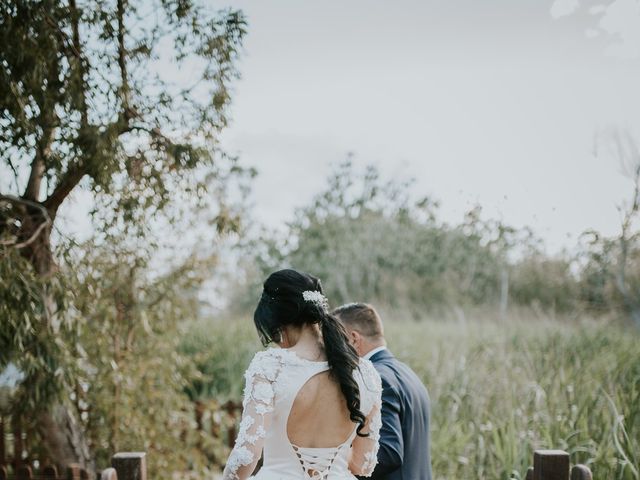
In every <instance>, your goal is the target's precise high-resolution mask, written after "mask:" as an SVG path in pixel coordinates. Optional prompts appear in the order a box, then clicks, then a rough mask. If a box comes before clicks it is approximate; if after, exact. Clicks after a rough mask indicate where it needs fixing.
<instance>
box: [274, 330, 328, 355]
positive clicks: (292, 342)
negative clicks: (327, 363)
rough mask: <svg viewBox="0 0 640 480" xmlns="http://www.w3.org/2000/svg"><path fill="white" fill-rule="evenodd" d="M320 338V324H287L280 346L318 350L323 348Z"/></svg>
mask: <svg viewBox="0 0 640 480" xmlns="http://www.w3.org/2000/svg"><path fill="white" fill-rule="evenodd" d="M320 338H321V335H320V329H319V328H318V325H315V324H314V325H303V326H301V327H293V326H287V327H285V329H284V339H283V340H284V341H283V342H282V344H281V345H280V346H281V347H283V348H292V347H296V350H298V349H304V350H318V349H320V348H321V341H320Z"/></svg>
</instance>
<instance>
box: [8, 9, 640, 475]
mask: <svg viewBox="0 0 640 480" xmlns="http://www.w3.org/2000/svg"><path fill="white" fill-rule="evenodd" d="M1 5H2V6H1V8H0V14H1V20H2V24H1V25H2V29H1V30H0V34H1V38H0V40H2V41H1V42H0V45H1V46H0V67H1V68H0V69H1V71H2V75H0V97H1V102H2V104H1V105H0V108H1V111H2V117H1V118H0V122H1V126H2V135H1V136H0V144H1V145H2V147H1V148H0V168H1V170H0V172H1V173H2V177H1V181H0V321H1V324H0V372H4V373H2V375H1V376H0V380H2V381H1V382H0V383H1V384H2V386H0V389H1V397H0V398H1V400H2V401H1V402H0V408H1V411H0V416H1V417H2V418H3V419H7V422H9V421H11V422H13V421H15V419H16V418H19V419H21V421H22V428H23V431H24V432H25V435H26V436H25V438H26V439H27V440H28V441H27V442H26V445H25V446H24V450H23V451H22V452H19V455H20V456H22V457H23V460H24V461H30V462H31V461H36V460H37V461H39V462H41V463H42V462H45V461H47V459H48V460H52V461H56V462H59V463H61V464H66V463H71V462H72V461H80V462H82V463H83V464H85V465H87V466H88V467H89V468H91V469H100V468H103V467H105V466H106V465H107V464H108V461H109V458H110V456H111V455H112V454H113V453H114V452H116V451H122V450H144V451H147V452H149V463H150V471H151V474H152V475H153V476H160V477H163V478H168V477H170V476H173V477H174V478H204V477H206V476H210V475H211V474H212V473H214V472H216V471H218V470H219V467H220V466H221V465H222V464H223V463H224V460H225V457H226V455H227V454H228V448H229V445H228V443H229V438H228V436H227V433H225V432H226V430H225V428H226V427H228V426H229V424H230V422H231V423H232V422H233V421H234V419H233V417H232V416H228V415H227V416H225V415H226V414H225V408H226V407H224V405H225V404H226V403H225V402H227V401H229V400H231V401H232V402H237V401H238V400H239V399H240V395H241V391H242V387H243V385H242V372H243V371H244V369H245V368H246V365H247V364H248V362H249V360H250V358H251V356H252V355H253V354H254V353H255V352H256V351H257V350H258V349H259V348H260V346H259V344H258V341H257V337H256V335H255V333H254V331H253V327H252V321H251V314H252V308H253V307H254V305H255V302H256V300H257V298H258V297H259V294H260V288H261V286H260V285H261V282H262V281H263V279H264V278H265V277H266V275H267V274H268V273H269V272H271V271H273V270H275V269H279V268H283V267H295V268H298V269H301V270H306V271H309V272H311V273H313V274H315V275H317V276H319V277H320V278H321V279H322V280H323V283H324V286H325V289H326V293H327V296H328V297H329V299H330V301H331V303H332V305H334V306H337V305H339V304H341V303H344V302H351V301H367V302H370V303H373V304H374V305H376V306H377V307H378V308H379V310H380V311H381V312H382V314H383V318H384V321H385V325H386V328H387V332H388V337H389V344H390V347H391V349H392V350H393V351H394V352H395V353H396V354H397V356H398V357H400V358H401V359H403V360H404V361H406V362H407V363H408V364H409V365H410V366H411V367H412V368H414V369H415V370H416V372H418V374H419V375H420V376H421V378H422V379H423V380H424V382H425V384H426V385H427V387H428V389H429V391H430V393H431V397H432V401H433V459H434V471H435V475H436V478H438V479H445V478H452V477H453V478H456V477H457V478H491V479H496V478H510V477H515V478H522V477H523V475H524V472H525V471H526V468H527V466H529V465H530V463H531V458H532V451H533V449H535V448H562V449H566V450H567V451H569V452H570V453H571V455H572V461H573V462H583V463H587V464H589V465H590V466H591V468H592V469H593V471H594V474H595V476H596V478H615V479H624V480H627V479H633V480H639V479H640V473H639V470H640V456H639V452H640V342H639V341H638V340H639V338H640V337H639V335H638V331H639V329H640V244H639V238H640V237H639V230H638V225H637V218H638V210H639V209H640V195H639V190H640V162H639V160H638V155H637V144H636V143H635V141H634V140H633V138H632V137H631V136H630V135H629V134H627V133H626V132H625V131H622V130H616V131H612V132H611V134H610V135H609V136H606V137H602V138H601V139H600V141H601V142H604V143H605V144H606V145H608V146H610V147H612V148H613V150H614V151H616V152H618V160H620V161H621V162H623V163H625V165H627V166H630V168H629V169H628V172H629V177H630V179H631V183H630V189H629V194H628V197H629V199H630V201H629V202H627V203H626V204H623V205H621V206H620V212H621V222H620V230H619V233H618V234H617V235H614V236H604V235H602V234H600V233H598V232H596V231H587V232H585V233H584V234H583V235H582V236H581V238H580V240H579V242H578V243H577V244H576V245H575V247H574V248H572V249H571V250H565V251H563V252H560V253H556V254H549V253H547V250H546V248H545V245H544V242H543V240H542V239H541V238H539V237H538V236H537V235H536V233H535V232H534V231H533V230H532V229H529V228H515V227H513V226H511V225H508V224H506V223H505V222H504V221H502V220H496V219H493V218H489V217H488V216H487V215H485V214H484V213H483V210H482V208H481V206H477V207H475V208H472V209H470V210H469V211H468V212H467V214H466V215H465V216H464V218H463V219H462V220H461V221H460V222H458V223H452V222H450V221H445V220H444V219H443V216H442V214H441V212H440V209H439V204H438V201H437V199H434V198H431V197H428V196H427V197H421V196H420V195H419V192H417V191H416V190H415V186H414V183H413V180H412V179H405V178H385V177H383V176H381V174H380V173H379V171H378V170H377V169H376V167H374V166H370V167H367V168H364V169H362V168H357V167H355V166H354V163H353V161H352V160H353V159H352V158H347V159H346V160H345V161H344V162H343V163H341V164H338V165H335V166H334V169H333V172H332V173H331V174H330V175H329V177H328V178H327V181H326V185H325V188H324V190H323V191H321V192H319V193H318V194H317V195H316V196H315V197H314V198H313V200H311V201H310V202H308V204H301V205H299V208H298V209H297V210H296V214H295V217H294V218H293V219H292V221H291V222H289V223H288V224H287V225H286V226H284V227H283V228H280V229H277V230H271V229H269V228H268V227H267V226H265V225H262V224H261V222H260V221H259V220H257V219H256V218H255V214H254V212H253V210H252V208H251V206H250V204H249V203H248V201H247V198H248V196H249V195H250V192H251V185H252V183H251V182H252V178H253V177H254V176H255V171H254V170H253V169H251V168H246V167H244V166H243V165H242V164H241V162H240V161H239V159H237V158H234V157H231V156H229V155H227V154H226V153H225V152H223V151H222V150H221V149H220V147H219V144H218V135H219V133H220V131H222V130H223V129H224V127H225V126H226V124H227V114H228V108H229V102H230V99H231V91H230V85H231V84H232V82H233V80H234V79H235V78H236V77H237V75H238V72H237V70H236V62H237V59H238V57H239V52H241V48H242V40H243V37H244V34H245V32H246V28H247V25H246V20H245V18H244V16H243V15H242V12H239V11H234V10H222V11H211V10H210V9H206V8H204V7H202V6H201V5H200V4H197V3H193V4H192V3H191V2H184V1H169V0H161V1H158V2H149V3H143V4H141V5H132V4H130V3H128V2H126V1H124V0H119V1H116V2H114V3H113V5H111V4H109V5H106V4H104V3H103V2H98V1H95V2H93V1H88V2H83V4H82V5H81V6H80V7H78V6H77V5H76V3H75V2H74V1H71V2H68V3H67V2H64V3H62V2H57V1H53V0H45V1H42V2H33V1H26V0H25V1H16V2H9V3H7V2H4V3H2V4H1ZM150 9H153V11H154V12H155V14H156V15H155V16H153V17H149V15H148V14H149V10H150ZM141 19H145V20H146V23H145V25H146V27H148V28H144V29H143V28H139V25H140V23H137V22H140V21H141ZM167 52H168V53H169V54H170V55H171V56H172V58H173V59H174V61H175V65H176V68H177V69H179V68H180V67H181V66H182V65H184V64H183V63H182V62H187V63H188V62H192V63H191V64H190V65H191V66H193V65H194V64H195V65H198V66H199V69H197V71H198V76H197V77H198V78H196V79H195V80H197V81H196V82H195V85H196V86H194V87H193V88H192V89H184V90H179V89H176V86H175V85H174V84H173V83H172V82H171V81H170V80H169V79H167V78H163V76H162V72H155V74H150V72H152V71H153V67H154V65H155V66H157V65H156V64H154V62H155V60H156V59H157V57H158V56H159V55H161V54H162V55H166V54H167ZM634 152H635V153H634ZM71 195H80V197H76V198H91V201H92V204H93V205H94V207H93V209H92V212H91V219H90V222H91V234H90V235H89V237H88V238H86V239H85V238H83V239H81V240H80V239H78V238H76V236H74V234H73V233H72V232H73V230H72V229H65V226H66V227H68V224H65V223H63V222H61V221H60V216H59V215H58V213H59V212H58V209H59V208H60V207H61V205H63V204H64V202H65V199H67V198H68V197H69V196H71ZM81 195H85V197H82V196H81ZM11 372H13V373H11ZM10 377H11V378H10ZM205 423H206V428H205V426H203V425H204V424H205ZM7 425H9V423H7ZM7 438H8V439H9V443H11V442H13V443H15V438H11V436H10V435H8V436H7Z"/></svg>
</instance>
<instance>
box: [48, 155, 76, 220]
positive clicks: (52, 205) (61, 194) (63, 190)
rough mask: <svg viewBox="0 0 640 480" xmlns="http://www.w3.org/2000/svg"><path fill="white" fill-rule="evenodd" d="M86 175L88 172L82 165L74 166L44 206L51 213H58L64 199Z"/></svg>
mask: <svg viewBox="0 0 640 480" xmlns="http://www.w3.org/2000/svg"><path fill="white" fill-rule="evenodd" d="M85 175H86V170H85V169H84V168H83V167H82V165H81V164H80V163H79V164H76V165H74V166H72V167H71V168H70V169H69V170H68V171H67V173H66V175H65V176H64V177H62V180H60V183H59V184H58V186H57V187H56V188H55V190H54V191H53V193H52V194H51V195H49V197H48V198H47V199H46V200H45V201H44V202H42V205H43V206H44V207H45V208H46V209H47V210H49V211H50V212H54V213H55V212H57V211H58V208H59V207H60V205H61V204H62V202H63V201H64V199H65V198H67V196H68V195H69V194H70V193H71V191H72V190H73V189H74V188H75V187H76V185H78V183H80V180H82V177H84V176H85Z"/></svg>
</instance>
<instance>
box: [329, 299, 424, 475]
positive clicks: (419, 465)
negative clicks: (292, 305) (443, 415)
mask: <svg viewBox="0 0 640 480" xmlns="http://www.w3.org/2000/svg"><path fill="white" fill-rule="evenodd" d="M333 314H334V315H336V317H338V319H339V320H340V322H341V323H342V324H343V325H344V326H345V328H346V330H347V334H348V335H349V339H350V341H351V344H352V345H353V346H354V348H355V349H356V351H357V352H358V355H360V356H361V357H363V358H367V359H369V360H371V362H372V363H373V366H374V367H375V368H376V370H377V371H378V373H379V374H380V377H381V378H382V429H381V430H380V450H379V451H378V465H377V466H376V468H375V470H374V472H373V475H372V476H371V478H372V479H374V480H401V479H402V480H431V453H430V438H429V415H430V406H429V395H428V393H427V390H426V388H425V387H424V385H423V384H422V382H421V381H420V379H419V378H418V376H417V375H416V374H415V373H414V372H413V370H411V369H410V368H409V367H408V366H407V365H405V364H404V363H402V362H401V361H399V360H398V359H396V357H394V356H393V355H392V354H391V352H390V351H389V350H387V347H386V345H387V342H386V341H385V338H384V330H383V328H382V321H381V320H380V316H379V315H378V313H377V312H376V311H375V309H374V308H373V307H372V306H371V305H367V304H365V303H350V304H347V305H343V306H342V307H339V308H337V309H336V310H335V311H334V312H333Z"/></svg>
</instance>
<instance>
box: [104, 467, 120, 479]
mask: <svg viewBox="0 0 640 480" xmlns="http://www.w3.org/2000/svg"><path fill="white" fill-rule="evenodd" d="M100 480H118V474H117V473H116V469H115V468H107V469H105V470H103V471H102V474H101V475H100Z"/></svg>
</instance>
